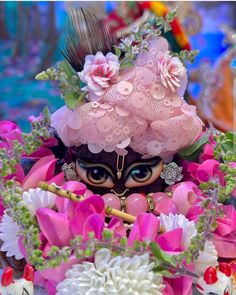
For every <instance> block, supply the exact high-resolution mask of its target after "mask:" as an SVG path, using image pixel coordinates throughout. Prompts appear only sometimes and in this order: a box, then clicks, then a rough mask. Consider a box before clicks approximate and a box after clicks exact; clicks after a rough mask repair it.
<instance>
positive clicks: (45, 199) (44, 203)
mask: <svg viewBox="0 0 236 295" xmlns="http://www.w3.org/2000/svg"><path fill="white" fill-rule="evenodd" d="M22 199H23V202H24V203H25V205H26V206H27V207H28V209H29V211H30V212H31V214H32V215H35V213H36V211H37V209H39V208H52V207H53V206H54V205H55V201H56V195H55V194H53V193H50V192H47V191H44V190H42V189H41V188H36V189H29V190H28V191H27V192H24V193H23V195H22Z"/></svg>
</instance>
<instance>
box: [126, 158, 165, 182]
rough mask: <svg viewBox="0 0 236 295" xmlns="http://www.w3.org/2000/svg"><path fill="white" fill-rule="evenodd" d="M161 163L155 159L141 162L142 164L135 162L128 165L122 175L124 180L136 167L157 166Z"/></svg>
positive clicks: (158, 159)
mask: <svg viewBox="0 0 236 295" xmlns="http://www.w3.org/2000/svg"><path fill="white" fill-rule="evenodd" d="M160 161H161V159H160V158H157V159H150V160H146V161H145V160H143V162H141V161H139V162H135V163H132V164H131V165H129V166H128V167H127V169H126V170H125V173H124V178H126V177H127V175H128V174H129V172H130V171H131V170H132V169H133V168H134V167H136V166H144V165H147V166H155V165H157V164H159V163H160Z"/></svg>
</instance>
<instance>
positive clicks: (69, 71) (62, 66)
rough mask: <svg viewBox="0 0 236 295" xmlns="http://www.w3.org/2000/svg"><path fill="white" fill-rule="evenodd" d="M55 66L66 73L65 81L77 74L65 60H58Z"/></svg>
mask: <svg viewBox="0 0 236 295" xmlns="http://www.w3.org/2000/svg"><path fill="white" fill-rule="evenodd" d="M57 67H58V69H59V70H61V71H62V72H64V73H65V74H66V77H67V81H69V80H70V79H71V78H72V76H73V75H77V73H76V72H75V71H74V69H73V68H72V67H71V65H70V64H69V62H68V61H67V60H62V61H59V62H58V63H57Z"/></svg>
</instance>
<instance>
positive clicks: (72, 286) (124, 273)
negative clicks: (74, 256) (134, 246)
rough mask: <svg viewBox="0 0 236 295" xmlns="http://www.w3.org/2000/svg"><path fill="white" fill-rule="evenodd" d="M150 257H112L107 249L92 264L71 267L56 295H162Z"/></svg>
mask: <svg viewBox="0 0 236 295" xmlns="http://www.w3.org/2000/svg"><path fill="white" fill-rule="evenodd" d="M153 266H154V264H153V263H150V262H149V255H148V254H145V255H142V256H133V257H122V256H117V257H112V256H111V252H110V250H108V249H101V250H99V251H98V252H97V253H96V254H95V261H94V263H91V262H83V264H77V265H73V266H72V268H71V269H70V270H68V271H67V273H66V279H65V280H64V281H62V282H61V283H59V284H58V286H57V293H56V294H57V295H67V294H68V295H71V294H74V295H94V294H96V295H152V294H153V295H161V294H162V290H163V288H164V285H163V283H162V277H161V276H160V275H159V274H156V273H154V272H153V271H152V268H153Z"/></svg>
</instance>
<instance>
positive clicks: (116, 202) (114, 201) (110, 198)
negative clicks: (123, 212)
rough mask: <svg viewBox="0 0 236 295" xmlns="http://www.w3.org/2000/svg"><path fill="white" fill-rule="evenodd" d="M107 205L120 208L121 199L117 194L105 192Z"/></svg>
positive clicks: (104, 198)
mask: <svg viewBox="0 0 236 295" xmlns="http://www.w3.org/2000/svg"><path fill="white" fill-rule="evenodd" d="M102 198H103V200H104V202H105V204H106V206H109V207H111V208H114V209H117V210H120V199H119V198H118V197H117V196H116V195H115V194H111V193H108V194H105V195H103V196H102Z"/></svg>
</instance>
